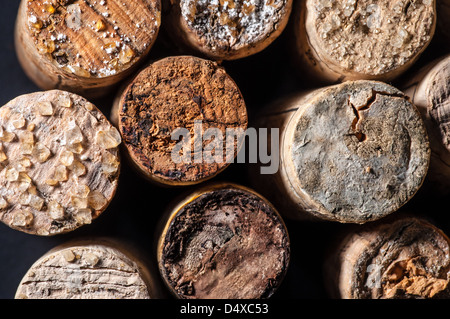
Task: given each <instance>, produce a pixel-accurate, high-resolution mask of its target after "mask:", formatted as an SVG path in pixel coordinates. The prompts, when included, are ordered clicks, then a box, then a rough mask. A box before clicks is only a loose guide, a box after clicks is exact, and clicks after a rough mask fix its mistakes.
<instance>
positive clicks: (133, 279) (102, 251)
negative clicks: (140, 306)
mask: <svg viewBox="0 0 450 319" xmlns="http://www.w3.org/2000/svg"><path fill="white" fill-rule="evenodd" d="M155 270H156V269H155ZM160 297H161V291H160V287H159V285H158V282H157V277H156V276H155V273H154V270H152V268H151V267H150V265H149V264H148V262H147V261H145V259H142V258H141V256H140V254H139V253H138V254H137V253H136V251H133V249H131V250H130V247H127V246H126V245H124V244H123V243H118V242H116V241H113V240H110V239H107V240H104V239H101V240H97V239H96V240H92V241H80V242H69V243H66V244H64V245H61V246H58V247H56V248H54V249H52V250H51V251H49V252H48V253H46V254H45V255H44V256H42V257H41V258H39V260H37V261H36V262H35V263H34V264H33V265H32V266H31V268H30V269H29V270H28V272H27V273H26V274H25V276H24V277H23V279H22V281H21V282H20V284H19V287H18V288H17V292H16V295H15V298H16V299H156V298H160Z"/></svg>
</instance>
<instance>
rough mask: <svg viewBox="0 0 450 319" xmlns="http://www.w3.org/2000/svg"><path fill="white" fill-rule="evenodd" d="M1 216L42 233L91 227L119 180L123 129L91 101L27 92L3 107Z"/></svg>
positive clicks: (58, 93) (12, 224)
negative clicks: (115, 125)
mask: <svg viewBox="0 0 450 319" xmlns="http://www.w3.org/2000/svg"><path fill="white" fill-rule="evenodd" d="M0 142H1V152H0V158H1V163H0V165H1V172H0V186H1V187H0V204H1V205H0V207H1V209H0V220H1V221H2V222H4V223H5V224H7V225H9V226H10V227H12V228H14V229H17V230H20V231H23V232H26V233H29V234H34V235H42V236H47V235H56V234H61V233H66V232H69V231H72V230H74V229H76V228H78V227H80V226H82V225H85V224H90V223H91V222H92V221H93V220H94V219H96V218H97V217H98V216H99V215H100V214H101V213H102V212H103V211H104V210H105V209H106V207H107V206H108V204H109V203H110V201H111V200H112V198H113V196H114V194H115V192H116V189H117V184H118V176H119V170H120V158H119V150H118V145H119V144H120V143H121V138H120V134H119V132H118V131H117V129H116V128H115V127H114V126H112V125H111V124H110V123H109V122H108V120H107V119H106V117H105V116H104V115H103V114H102V113H101V112H100V111H99V110H98V109H97V108H96V107H95V106H94V105H93V104H92V103H90V102H88V101H87V100H86V99H84V98H82V97H80V96H78V95H75V94H72V93H68V92H64V91H58V90H53V91H47V92H37V93H31V94H27V95H22V96H19V97H17V98H15V99H14V100H12V101H10V102H9V103H8V104H6V105H5V106H3V107H2V108H1V109H0Z"/></svg>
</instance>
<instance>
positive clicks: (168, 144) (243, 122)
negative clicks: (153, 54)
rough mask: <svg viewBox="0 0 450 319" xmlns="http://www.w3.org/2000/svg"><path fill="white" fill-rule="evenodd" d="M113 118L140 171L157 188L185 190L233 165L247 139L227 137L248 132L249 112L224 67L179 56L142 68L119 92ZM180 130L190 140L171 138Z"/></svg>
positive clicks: (191, 57)
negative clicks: (167, 187)
mask: <svg viewBox="0 0 450 319" xmlns="http://www.w3.org/2000/svg"><path fill="white" fill-rule="evenodd" d="M112 120H113V122H114V123H115V124H116V125H117V126H118V128H119V130H120V133H121V134H122V137H123V141H124V145H125V147H126V150H127V154H129V157H130V160H131V162H132V164H134V166H136V168H137V169H138V171H139V172H141V173H142V174H143V175H144V176H146V177H147V178H149V179H150V180H151V181H154V182H156V183H158V184H163V185H177V186H180V185H181V186H184V185H190V184H196V183H200V182H202V181H205V180H207V179H210V178H212V177H214V176H216V175H217V174H218V173H220V172H221V171H223V170H224V169H225V168H226V167H227V166H228V165H229V164H230V162H232V161H233V159H234V158H235V156H236V154H237V152H238V150H239V148H240V146H241V145H242V139H237V140H234V141H233V143H226V142H227V137H226V134H227V132H228V133H229V132H231V130H237V131H239V130H240V131H242V132H243V131H245V129H247V109H246V106H245V102H244V99H243V97H242V94H241V92H240V90H239V88H238V87H237V85H236V83H235V82H234V81H233V80H232V79H231V77H230V76H229V75H228V74H227V73H226V71H225V69H223V68H222V67H220V66H218V65H217V64H216V63H215V62H212V61H209V60H204V59H200V58H196V57H193V56H176V57H168V58H164V59H162V60H159V61H156V62H154V63H152V64H151V65H150V66H148V67H147V68H145V69H144V70H142V71H141V72H140V73H139V74H138V75H137V76H136V77H135V78H134V80H133V81H132V82H131V83H130V84H129V85H128V86H127V88H126V89H125V90H124V92H122V93H121V94H119V96H118V98H117V99H116V103H115V105H114V107H113V110H112ZM181 129H182V130H184V133H185V135H186V136H184V137H183V138H182V139H180V137H176V138H173V139H172V137H173V136H172V134H174V133H176V132H177V131H179V130H181ZM210 129H211V130H214V132H215V133H214V134H213V135H214V139H213V140H214V141H215V142H217V143H216V144H214V143H213V145H215V147H211V140H212V137H211V136H210V137H208V136H207V135H208V134H207V132H208V131H209V132H212V131H211V130H210ZM180 143H183V145H184V146H183V147H182V150H180V149H179V146H180ZM208 145H209V146H208ZM210 148H212V150H211V152H208V149H210ZM205 154H211V155H212V156H206V157H207V158H205ZM178 155H180V156H179V158H177V157H178ZM174 157H175V159H174Z"/></svg>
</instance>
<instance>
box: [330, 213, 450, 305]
mask: <svg viewBox="0 0 450 319" xmlns="http://www.w3.org/2000/svg"><path fill="white" fill-rule="evenodd" d="M449 250H450V239H449V238H448V237H447V236H446V235H445V234H444V233H443V232H442V231H441V230H440V229H438V228H437V227H435V226H434V225H432V224H430V223H429V222H428V221H426V220H422V219H418V218H412V217H402V218H398V219H394V220H389V221H380V222H377V223H375V224H367V225H363V226H362V227H361V228H355V229H353V230H351V231H349V232H348V234H347V235H346V236H345V237H344V238H343V239H342V240H340V241H339V243H338V245H337V247H336V249H334V250H333V252H332V253H331V255H330V256H329V259H327V261H326V264H325V280H326V282H327V284H328V285H327V286H328V289H329V292H330V295H331V297H332V298H342V299H429V298H448V297H449V296H450V287H449V280H450V278H449V275H448V274H449V271H450V258H449Z"/></svg>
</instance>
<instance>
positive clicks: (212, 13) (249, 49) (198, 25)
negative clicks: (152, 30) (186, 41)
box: [179, 0, 292, 60]
mask: <svg viewBox="0 0 450 319" xmlns="http://www.w3.org/2000/svg"><path fill="white" fill-rule="evenodd" d="M179 6H180V11H181V19H182V25H183V27H184V28H186V29H188V30H189V31H188V32H189V33H190V34H191V35H192V36H193V38H194V39H195V42H196V45H197V46H199V48H198V49H200V51H202V52H203V53H204V54H206V55H207V56H210V57H213V58H215V59H220V60H231V59H236V58H242V57H245V56H248V55H251V54H254V53H257V52H259V51H261V50H263V49H264V48H265V47H267V46H268V45H269V44H270V43H271V42H272V41H273V40H275V38H276V37H277V36H278V35H279V34H280V33H281V32H282V30H283V29H284V27H285V26H286V24H287V21H288V19H289V15H290V13H291V7H292V0H258V1H248V2H243V1H234V0H231V1H223V0H220V1H216V2H214V1H213V2H211V1H202V0H180V1H179Z"/></svg>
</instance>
